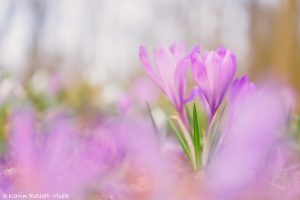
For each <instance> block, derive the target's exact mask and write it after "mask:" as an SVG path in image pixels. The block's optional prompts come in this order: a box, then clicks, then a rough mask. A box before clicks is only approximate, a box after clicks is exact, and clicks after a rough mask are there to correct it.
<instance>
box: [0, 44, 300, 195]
mask: <svg viewBox="0 0 300 200" xmlns="http://www.w3.org/2000/svg"><path fill="white" fill-rule="evenodd" d="M140 58H141V61H142V64H143V66H144V68H145V70H146V72H147V74H148V75H149V76H150V78H151V79H152V80H153V82H154V83H155V84H156V85H157V86H158V87H159V88H160V89H161V90H162V92H163V93H164V94H165V96H167V97H168V99H169V100H170V105H171V106H172V107H173V108H174V109H172V110H168V109H167V106H166V107H163V106H161V105H165V104H155V103H158V102H157V101H158V100H159V98H158V93H157V91H156V90H155V84H153V83H152V82H151V80H148V79H143V77H137V78H136V79H135V80H134V81H133V82H132V85H133V86H132V87H130V88H129V89H128V90H126V92H123V93H122V92H119V95H118V91H117V90H118V89H116V91H117V92H115V94H114V95H115V102H114V104H105V103H104V102H105V101H103V102H101V104H102V107H101V105H99V104H97V103H96V102H98V100H99V99H98V97H99V95H98V94H96V92H95V91H97V88H98V87H96V86H94V85H93V87H90V86H89V85H88V84H86V85H84V86H82V85H81V86H80V84H78V85H79V86H78V88H77V87H74V85H73V84H66V80H62V79H61V78H62V77H61V78H59V80H60V81H58V79H56V78H55V79H54V80H52V79H51V80H50V83H51V84H49V88H48V90H47V89H45V91H40V92H41V93H38V94H37V93H35V90H34V89H32V88H30V86H25V87H23V86H22V85H21V84H17V83H14V84H10V83H9V81H12V80H10V79H7V80H6V83H5V84H3V85H1V82H0V94H1V106H0V121H1V123H0V196H1V197H3V198H5V197H8V198H18V197H17V196H18V195H19V196H21V197H22V199H32V197H35V198H36V199H39V198H40V199H42V197H43V194H45V195H46V196H47V195H50V197H49V198H51V197H53V198H58V197H60V198H61V199H63V198H68V199H72V200H73V199H74V200H96V199H101V200H140V199H142V200H168V199H172V200H183V199H189V200H198V199H207V200H220V199H232V200H239V199H249V200H250V199H251V200H252V199H275V200H276V199H286V200H294V199H295V200H296V199H299V197H300V191H299V186H300V167H299V166H300V163H299V152H298V151H297V148H298V147H299V144H298V143H297V139H299V133H300V131H299V130H300V119H299V118H298V119H296V120H294V116H293V115H292V110H293V105H294V97H293V93H292V92H291V91H290V90H289V89H288V88H286V87H283V86H281V85H279V84H274V82H267V83H265V84H261V85H255V84H254V83H252V82H251V81H250V80H249V78H248V77H247V76H246V75H245V76H242V77H240V78H235V72H236V68H237V64H236V58H235V55H234V54H233V52H232V51H231V50H227V49H225V48H223V47H220V48H218V49H216V50H215V51H209V52H203V51H202V50H201V51H200V48H199V47H198V46H195V47H194V48H193V49H192V50H191V51H186V50H185V47H184V45H183V44H182V43H179V44H175V45H172V46H171V47H170V48H167V47H164V46H161V47H159V48H157V49H155V50H154V62H151V61H150V59H149V57H148V55H147V53H146V50H145V48H144V47H142V48H141V49H140ZM8 80H9V81H8ZM7 81H8V82H7ZM76 82H77V83H78V82H79V81H78V80H76ZM53 84H54V86H53ZM57 84H58V85H57ZM7 86H9V87H7ZM16 86H18V87H16ZM153 86H154V87H153ZM3 88H4V89H5V88H6V90H7V91H12V92H7V91H5V90H4V89H3ZM7 88H8V89H7ZM9 88H10V89H9ZM16 88H17V89H16ZM46 88H47V87H46ZM51 88H52V89H53V91H52V89H51ZM71 88H72V89H73V90H72V89H71ZM74 88H75V93H74ZM113 89H114V87H113V86H111V87H109V89H107V91H108V92H103V93H104V95H103V96H106V95H107V94H108V93H114V91H113ZM48 91H52V92H50V95H49V94H47V93H48ZM43 93H44V95H43ZM79 95H81V96H80V97H82V99H80V100H79V97H78V96H79ZM92 96H93V97H94V98H95V99H94V98H92ZM145 102H146V103H147V106H145V105H144V103H145ZM98 106H99V107H98ZM161 107H163V109H161ZM137 108H138V109H137ZM172 111H173V113H170V114H169V113H168V112H172ZM174 111H175V112H174ZM166 113H167V119H168V120H165V119H166V118H164V117H166ZM174 113H175V114H174ZM149 115H150V116H149ZM159 119H160V121H159ZM169 133H170V134H169ZM29 194H30V195H31V196H29ZM9 195H11V197H10V196H9ZM45 195H44V196H45Z"/></svg>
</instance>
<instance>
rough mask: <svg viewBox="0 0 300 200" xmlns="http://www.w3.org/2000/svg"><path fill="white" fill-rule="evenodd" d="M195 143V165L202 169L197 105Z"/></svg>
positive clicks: (195, 111) (194, 129) (194, 113)
mask: <svg viewBox="0 0 300 200" xmlns="http://www.w3.org/2000/svg"><path fill="white" fill-rule="evenodd" d="M193 143H194V151H195V162H196V163H195V164H196V169H199V167H200V161H201V146H200V145H201V137H200V131H199V125H198V117H197V108H196V104H194V106H193Z"/></svg>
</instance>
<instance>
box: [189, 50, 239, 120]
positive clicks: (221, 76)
mask: <svg viewBox="0 0 300 200" xmlns="http://www.w3.org/2000/svg"><path fill="white" fill-rule="evenodd" d="M191 59H192V74H193V77H194V80H195V82H196V84H197V85H198V88H199V90H197V93H198V94H199V96H200V100H201V102H202V104H203V107H204V110H205V112H206V115H207V118H208V119H209V120H211V119H212V118H213V116H214V114H215V113H216V111H217V109H218V107H219V106H220V104H221V102H222V100H223V98H224V96H225V94H226V91H227V89H228V87H229V86H230V84H231V82H232V80H233V77H234V74H235V71H236V58H235V55H234V54H233V53H232V51H231V50H226V49H225V48H223V47H220V48H218V49H216V50H215V51H210V52H208V53H207V54H205V55H200V54H199V53H197V52H195V53H194V54H192V55H191Z"/></svg>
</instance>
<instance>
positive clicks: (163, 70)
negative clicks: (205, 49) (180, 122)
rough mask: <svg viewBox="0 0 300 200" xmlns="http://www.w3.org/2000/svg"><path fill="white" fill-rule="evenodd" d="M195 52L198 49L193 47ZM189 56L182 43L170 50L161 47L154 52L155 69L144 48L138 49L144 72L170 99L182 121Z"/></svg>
mask: <svg viewBox="0 0 300 200" xmlns="http://www.w3.org/2000/svg"><path fill="white" fill-rule="evenodd" d="M197 51H199V48H198V47H195V48H194V49H193V51H192V52H197ZM189 55H190V54H187V53H186V51H185V47H184V45H183V44H182V43H179V44H174V45H172V46H171V47H170V48H167V47H164V46H162V47H159V48H156V49H155V50H154V60H155V65H156V67H153V65H152V64H151V63H150V61H149V59H148V56H147V54H146V50H145V48H144V47H141V48H140V59H141V62H142V64H143V65H144V68H145V70H146V72H147V73H148V75H149V76H150V78H151V79H152V80H153V81H154V82H155V83H156V84H157V85H158V86H159V87H160V88H161V90H162V91H163V92H164V93H165V94H166V96H167V97H168V98H169V99H170V101H171V102H172V104H173V106H174V107H175V108H176V109H177V111H178V112H179V115H180V116H181V118H182V119H184V117H183V115H184V113H183V112H184V111H183V106H184V104H185V103H186V101H187V99H186V96H185V92H186V82H187V81H186V70H187V67H188V66H189V65H190V58H189Z"/></svg>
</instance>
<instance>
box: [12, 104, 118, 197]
mask: <svg viewBox="0 0 300 200" xmlns="http://www.w3.org/2000/svg"><path fill="white" fill-rule="evenodd" d="M34 116H35V115H34V112H32V111H30V110H21V111H18V112H15V113H14V114H13V115H12V116H11V118H10V121H9V126H10V130H9V137H8V144H9V145H8V160H9V163H10V165H11V166H12V169H14V170H13V171H15V172H16V173H15V174H14V175H13V176H12V177H11V179H12V181H11V183H12V184H11V186H10V187H9V191H8V192H11V193H19V192H25V193H39V192H42V193H53V194H55V193H60V194H62V195H67V196H69V198H71V199H83V198H84V197H85V195H86V191H87V189H89V188H90V186H91V184H94V183H95V181H96V178H97V177H99V176H101V175H103V174H104V173H106V172H107V170H108V169H110V168H111V167H112V166H113V163H114V162H115V161H117V157H116V155H117V149H116V143H115V142H114V140H113V139H111V138H110V137H108V136H101V134H100V136H99V137H97V138H96V137H92V136H86V137H83V136H81V135H80V134H79V133H78V131H77V130H76V127H75V125H74V123H73V121H72V120H71V119H70V118H69V117H66V116H55V118H54V119H52V120H50V121H49V122H48V123H45V121H43V123H42V127H43V129H38V128H37V126H36V121H35V117H34ZM7 170H9V169H7ZM10 171H12V170H10Z"/></svg>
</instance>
